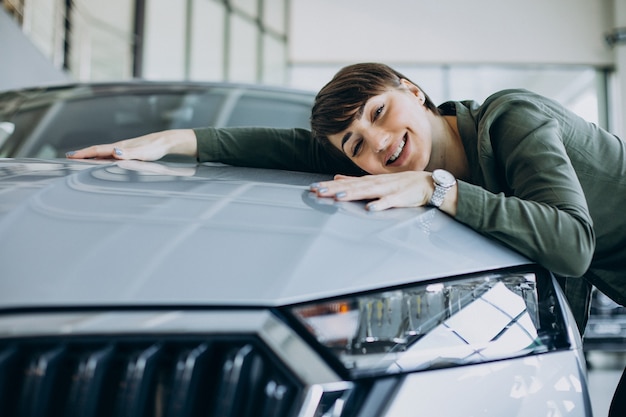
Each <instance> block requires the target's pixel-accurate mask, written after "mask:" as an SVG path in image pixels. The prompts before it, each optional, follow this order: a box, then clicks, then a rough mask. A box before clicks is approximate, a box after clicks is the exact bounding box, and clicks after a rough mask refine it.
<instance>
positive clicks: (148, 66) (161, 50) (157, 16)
mask: <svg viewBox="0 0 626 417" xmlns="http://www.w3.org/2000/svg"><path fill="white" fill-rule="evenodd" d="M185 19H186V11H185V8H184V7H172V4H171V2H170V1H169V0H146V26H145V35H144V74H143V76H144V78H148V79H184V78H185V29H184V28H185Z"/></svg>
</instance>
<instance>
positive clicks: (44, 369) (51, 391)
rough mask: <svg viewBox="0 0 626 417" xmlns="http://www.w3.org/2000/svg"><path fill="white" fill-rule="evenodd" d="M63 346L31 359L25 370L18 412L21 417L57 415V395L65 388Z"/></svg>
mask: <svg viewBox="0 0 626 417" xmlns="http://www.w3.org/2000/svg"><path fill="white" fill-rule="evenodd" d="M65 353H66V349H65V347H64V346H55V347H53V348H51V349H49V350H45V351H42V352H39V353H37V354H36V355H33V356H32V357H31V360H30V362H29V363H28V366H27V368H26V370H25V374H24V383H23V390H22V395H21V396H20V404H19V410H20V412H19V413H20V415H21V416H30V417H44V416H47V415H58V413H59V400H60V398H59V396H58V393H59V391H60V390H61V388H63V386H66V384H65V381H63V378H62V375H60V374H62V369H61V367H62V361H63V358H64V357H65Z"/></svg>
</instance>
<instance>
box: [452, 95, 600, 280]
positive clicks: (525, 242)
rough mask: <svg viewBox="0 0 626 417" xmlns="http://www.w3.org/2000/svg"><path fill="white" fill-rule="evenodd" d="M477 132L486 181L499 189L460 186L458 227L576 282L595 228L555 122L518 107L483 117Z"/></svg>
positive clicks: (533, 107)
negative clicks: (494, 241) (519, 253)
mask: <svg viewBox="0 0 626 417" xmlns="http://www.w3.org/2000/svg"><path fill="white" fill-rule="evenodd" d="M478 130H479V132H478V135H479V143H480V145H479V146H481V147H483V149H480V150H479V154H481V162H480V163H481V167H482V169H483V171H484V176H485V177H488V176H490V177H492V178H494V179H493V181H495V182H498V183H499V184H500V185H499V186H492V187H488V188H491V191H488V190H486V189H484V188H482V187H479V186H475V185H471V184H468V183H464V182H459V186H458V207H457V219H458V220H459V221H461V222H463V223H466V224H467V225H469V226H470V227H472V228H474V229H476V230H477V231H479V232H481V233H483V234H486V235H488V236H491V237H494V238H496V239H498V240H500V241H502V242H503V243H505V244H506V245H508V246H510V247H512V248H514V249H516V250H518V251H519V252H521V253H522V254H524V255H526V256H527V257H529V258H530V259H533V260H535V261H537V262H538V263H540V264H542V265H543V266H544V267H546V268H548V269H550V270H551V271H552V272H554V273H555V274H557V275H562V276H572V277H577V276H582V275H583V274H584V273H585V272H586V270H587V269H588V268H589V265H590V263H591V259H592V257H593V253H594V250H595V236H594V230H593V223H592V219H591V216H590V214H589V210H588V207H587V203H586V200H585V195H584V193H583V189H582V187H581V184H580V182H579V181H578V178H577V176H576V172H575V170H574V168H573V166H572V163H571V161H570V159H569V157H568V155H567V151H566V149H565V146H564V144H563V141H562V138H561V137H560V135H561V131H560V129H559V125H558V122H557V121H556V120H555V119H554V118H553V117H550V116H548V115H547V114H545V113H544V112H543V111H542V110H541V108H540V106H539V105H538V104H536V103H532V102H528V101H523V100H520V101H516V102H508V103H506V104H505V105H500V106H498V108H497V110H494V111H492V112H491V113H490V114H485V116H484V117H483V119H482V120H481V122H480V123H479V129H478ZM490 146H491V147H492V149H485V147H486V148H489V147H490Z"/></svg>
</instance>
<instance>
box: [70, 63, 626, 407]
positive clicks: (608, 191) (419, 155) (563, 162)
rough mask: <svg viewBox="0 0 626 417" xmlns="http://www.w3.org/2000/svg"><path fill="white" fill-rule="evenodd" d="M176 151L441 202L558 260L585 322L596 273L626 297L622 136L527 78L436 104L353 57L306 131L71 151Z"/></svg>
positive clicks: (398, 197)
mask: <svg viewBox="0 0 626 417" xmlns="http://www.w3.org/2000/svg"><path fill="white" fill-rule="evenodd" d="M169 153H178V154H185V155H196V156H197V157H198V159H199V160H200V161H219V162H224V163H229V164H235V165H245V166H254V167H270V168H279V169H291V170H305V171H317V172H325V173H333V174H334V173H340V174H338V175H336V176H335V178H334V180H333V181H328V182H323V183H319V184H313V185H312V186H311V189H312V190H313V191H315V192H316V193H317V194H318V195H319V196H322V197H329V198H335V199H337V200H341V201H348V200H362V199H367V200H370V202H369V203H368V204H367V206H366V207H367V208H368V209H369V210H383V209H387V208H390V207H413V206H422V205H427V204H430V205H433V206H436V207H438V208H439V209H440V210H442V211H444V212H446V213H448V214H449V215H451V216H453V217H454V218H456V219H457V220H458V221H460V222H462V223H465V224H467V225H468V226H470V227H472V228H473V229H475V230H477V231H478V232H480V233H483V234H485V235H488V236H491V237H493V238H496V239H498V240H500V241H501V242H503V243H504V244H506V245H508V246H510V247H512V248H514V249H516V250H518V251H519V252H521V253H522V254H524V255H526V256H527V257H529V258H531V259H534V260H535V261H537V262H538V263H540V264H542V265H543V266H544V267H546V268H548V269H550V270H551V271H553V272H554V273H555V275H557V276H558V277H559V280H560V282H561V283H562V285H563V288H564V290H565V293H566V295H567V296H568V299H569V302H570V305H571V307H572V310H573V312H574V315H575V317H576V321H577V324H578V326H579V329H580V330H581V332H582V331H583V330H584V327H585V324H586V319H587V311H588V303H589V298H590V288H591V284H593V285H595V286H597V287H598V288H599V289H600V290H601V291H602V292H604V293H605V294H607V295H608V296H609V297H611V298H612V299H613V300H615V301H616V302H618V303H619V304H621V305H625V304H626V216H623V215H621V213H622V208H623V207H624V206H625V205H626V143H625V142H623V141H621V140H620V139H619V138H617V137H616V136H614V135H612V134H610V133H608V132H606V131H604V130H602V129H600V128H598V127H597V126H595V125H593V124H591V123H588V122H586V121H584V120H583V119H581V118H580V117H578V116H576V115H574V114H573V113H571V112H569V111H568V110H567V109H565V108H564V107H563V106H561V105H559V104H558V103H556V102H554V101H552V100H549V99H547V98H545V97H541V96H539V95H536V94H533V93H531V92H528V91H525V90H507V91H502V92H499V93H496V94H494V95H492V96H491V97H489V98H488V99H487V100H486V101H485V102H484V103H483V104H482V105H479V104H478V103H475V102H473V101H464V102H447V103H444V104H442V105H441V106H439V107H436V106H435V105H434V104H433V103H432V101H431V100H430V98H429V97H428V96H427V95H426V94H425V93H424V91H423V90H422V89H421V88H420V87H419V86H417V85H416V84H414V83H412V82H411V81H409V79H408V78H406V77H405V76H403V75H402V74H400V73H398V72H396V71H395V70H393V69H391V68H389V67H388V66H386V65H382V64H369V63H366V64H356V65H351V66H348V67H346V68H344V69H342V70H341V71H339V72H338V73H337V74H336V75H335V77H334V78H333V79H332V80H331V81H330V82H329V83H328V84H327V85H326V86H325V87H324V88H323V89H322V90H321V91H320V92H319V93H318V95H317V97H316V100H315V105H314V107H313V111H312V116H311V132H309V131H307V130H301V129H286V130H281V129H267V128H231V129H212V128H203V129H194V130H173V131H165V132H159V133H153V134H150V135H146V136H143V137H139V138H135V139H129V140H125V141H121V142H117V143H114V144H109V145H98V146H94V147H90V148H86V149H83V150H80V151H76V152H73V153H72V154H71V155H68V157H70V158H94V157H95V158H98V157H114V158H118V159H141V160H156V159H159V158H161V157H162V156H164V155H166V154H169ZM364 174H370V175H364ZM581 277H584V279H581ZM624 391H626V388H625V387H624V376H622V381H621V383H620V386H619V387H618V392H616V395H615V398H614V400H613V405H612V410H615V411H612V413H615V415H617V413H618V412H620V411H621V413H623V412H624V410H625V409H626V406H625V405H624V401H626V399H625V398H626V392H624ZM620 401H621V403H620ZM621 413H620V415H623V414H621ZM611 415H613V414H611Z"/></svg>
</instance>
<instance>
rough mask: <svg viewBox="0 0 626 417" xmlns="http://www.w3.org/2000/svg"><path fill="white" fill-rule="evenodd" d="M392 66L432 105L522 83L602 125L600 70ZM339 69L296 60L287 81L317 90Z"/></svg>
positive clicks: (477, 96) (481, 96) (481, 95)
mask: <svg viewBox="0 0 626 417" xmlns="http://www.w3.org/2000/svg"><path fill="white" fill-rule="evenodd" d="M394 68H395V69H396V70H398V71H400V72H401V73H403V74H404V75H405V76H407V77H408V78H409V79H411V81H413V82H414V83H416V84H418V85H419V86H420V87H421V88H422V89H423V90H424V91H425V92H426V93H427V94H428V95H429V96H430V98H431V99H432V100H433V102H434V103H435V104H440V103H443V102H445V101H448V100H475V101H477V102H479V103H480V102H482V101H484V100H485V98H487V97H488V96H489V95H490V94H492V93H495V92H497V91H499V90H503V89H508V88H525V89H528V90H531V91H534V92H536V93H539V94H541V95H544V96H546V97H550V98H552V99H554V100H556V101H558V102H560V103H562V104H563V105H564V106H565V107H567V108H569V109H570V110H572V111H574V112H575V113H577V114H578V115H580V116H581V117H583V118H584V119H586V120H588V121H590V122H593V123H596V124H599V125H602V124H601V123H600V122H599V121H600V120H603V118H601V117H600V115H599V114H600V111H601V106H600V105H599V103H600V102H601V100H600V99H599V97H601V94H602V93H601V92H600V91H599V87H600V86H601V85H602V82H601V77H602V76H603V75H602V74H601V73H600V72H599V71H597V70H596V69H595V68H592V67H583V66H581V67H566V66H562V67H524V66H518V67H514V66H508V67H507V66H496V65H494V66H439V65H432V66H428V65H425V66H418V65H404V66H402V65H400V66H394ZM339 69H340V67H339V66H331V65H316V66H307V65H299V66H297V67H294V68H292V69H290V81H291V85H292V86H294V87H297V88H303V89H308V90H315V91H317V90H319V89H320V88H321V87H322V86H323V85H324V84H326V83H327V82H328V81H329V80H330V79H331V77H332V76H333V75H334V74H335V72H336V71H338V70H339ZM602 117H604V115H603V116H602Z"/></svg>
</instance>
